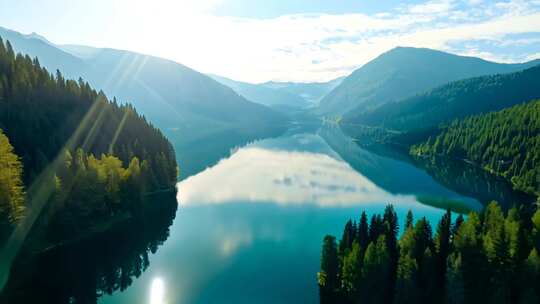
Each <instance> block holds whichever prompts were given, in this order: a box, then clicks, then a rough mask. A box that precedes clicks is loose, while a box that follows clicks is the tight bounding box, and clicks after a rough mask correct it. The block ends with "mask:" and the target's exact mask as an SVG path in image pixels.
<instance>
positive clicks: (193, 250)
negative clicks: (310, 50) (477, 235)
mask: <svg viewBox="0 0 540 304" xmlns="http://www.w3.org/2000/svg"><path fill="white" fill-rule="evenodd" d="M227 141H229V139H228V138H227V136H226V135H223V137H220V140H219V141H218V143H217V146H219V148H216V147H217V146H212V143H214V141H208V143H207V145H206V147H207V148H206V149H205V146H204V145H203V146H198V147H197V148H196V149H193V151H196V152H194V153H193V154H190V153H189V150H190V149H189V147H185V148H184V149H183V150H182V151H179V152H180V153H183V154H182V155H181V157H179V158H180V159H190V158H192V159H197V163H198V164H199V165H198V167H197V168H195V167H188V168H192V169H188V170H184V171H183V176H182V180H181V181H180V182H179V183H178V186H177V187H178V194H177V202H178V205H177V206H176V202H173V203H172V204H173V205H174V208H166V209H163V210H159V211H157V212H158V213H159V214H160V216H158V218H157V219H156V218H155V217H152V216H149V215H145V216H142V218H141V219H140V220H137V221H135V222H134V223H132V224H130V225H129V226H127V227H122V228H121V229H118V231H117V232H115V233H113V234H107V235H104V236H102V237H101V238H98V239H96V240H94V241H92V242H88V243H85V244H79V245H77V246H74V248H70V249H68V250H65V251H61V252H58V253H51V254H49V255H48V256H46V257H43V258H41V259H39V260H38V261H36V262H35V265H36V266H32V267H26V268H27V273H26V277H27V279H26V282H27V283H21V284H20V286H23V287H19V288H18V289H20V290H23V291H22V292H27V293H30V291H28V290H29V289H31V290H32V292H33V293H34V294H35V295H36V298H37V297H39V299H41V300H42V301H45V302H54V303H61V302H70V301H72V300H73V299H77V300H79V301H80V300H81V299H84V301H88V302H98V303H104V304H114V303H150V304H158V303H317V302H318V288H317V281H316V273H317V271H318V270H319V262H320V261H319V259H320V249H321V245H322V239H323V237H324V236H325V235H326V234H333V235H336V236H338V237H340V236H341V233H342V229H343V226H344V224H345V222H346V221H347V220H348V219H355V220H358V219H359V217H360V214H361V212H362V211H364V210H365V211H366V212H367V213H368V216H370V215H371V214H374V213H382V211H383V210H384V208H385V207H386V206H387V205H388V204H393V206H394V207H395V209H396V212H397V213H398V215H399V217H400V221H401V222H400V224H401V225H403V221H404V220H405V213H406V212H407V211H408V210H413V211H414V215H415V218H416V219H418V218H420V217H426V218H427V219H429V220H430V221H431V223H432V225H433V226H435V225H436V223H437V221H438V220H439V218H440V216H441V215H442V214H443V213H444V212H445V210H446V209H447V208H450V209H452V210H453V211H454V212H462V213H464V212H467V211H469V210H479V209H480V208H482V206H483V204H485V203H486V202H488V201H489V200H491V199H498V200H501V201H503V203H506V204H507V205H508V204H511V203H512V201H513V200H516V199H520V198H519V197H518V196H517V195H515V193H513V192H512V191H511V187H509V185H507V184H506V183H504V181H501V180H498V179H496V178H493V177H490V176H488V175H485V174H484V175H483V171H481V170H480V171H477V170H476V169H474V168H465V167H463V166H457V167H456V165H449V164H448V163H435V164H434V163H417V162H416V163H415V162H412V161H410V160H408V159H407V157H406V156H403V155H401V156H399V154H394V153H393V152H392V151H378V152H377V153H374V152H370V151H368V150H366V149H363V148H361V147H360V146H359V145H358V144H357V143H356V142H354V141H353V140H352V139H350V138H348V137H347V136H346V135H344V134H343V133H342V132H341V130H340V129H339V128H338V127H336V126H333V125H323V126H322V127H321V126H307V127H306V126H298V127H296V128H292V129H290V130H288V131H287V132H285V133H284V134H281V135H279V136H274V137H269V138H265V139H259V140H253V141H250V142H247V141H248V140H247V139H245V140H241V141H239V140H238V138H236V137H235V138H230V142H231V143H233V144H231V145H227V144H224V143H225V142H227ZM203 143H204V141H199V144H201V145H202V144H203ZM205 151H207V153H205ZM216 154H219V155H220V156H219V157H216ZM205 162H206V165H205V166H202V164H204V163H205ZM437 168H443V169H444V170H439V171H438V170H437ZM449 168H452V170H450V169H449ZM190 170H191V171H190ZM462 184H467V185H471V184H474V185H475V186H474V187H472V188H473V190H470V189H469V188H470V187H469V188H466V187H461V186H460V185H462ZM462 189H468V190H466V191H465V190H462ZM160 200H169V201H170V200H173V201H174V198H166V199H163V198H160ZM154 221H155V222H156V223H153V222H154ZM21 276H22V277H24V276H23V275H21ZM14 281H16V282H19V281H20V282H24V281H25V280H24V279H15V280H14ZM25 289H28V290H26V291H25Z"/></svg>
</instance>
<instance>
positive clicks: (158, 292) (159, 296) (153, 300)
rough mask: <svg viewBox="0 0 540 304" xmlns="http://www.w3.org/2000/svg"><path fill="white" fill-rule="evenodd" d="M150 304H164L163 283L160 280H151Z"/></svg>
mask: <svg viewBox="0 0 540 304" xmlns="http://www.w3.org/2000/svg"><path fill="white" fill-rule="evenodd" d="M150 304H165V283H164V282H163V279H161V278H154V280H152V285H151V287H150Z"/></svg>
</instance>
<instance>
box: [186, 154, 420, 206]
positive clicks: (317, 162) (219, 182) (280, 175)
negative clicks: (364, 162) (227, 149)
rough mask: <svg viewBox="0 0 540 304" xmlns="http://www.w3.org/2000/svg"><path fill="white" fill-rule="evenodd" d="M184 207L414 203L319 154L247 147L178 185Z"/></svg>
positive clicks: (342, 163)
mask: <svg viewBox="0 0 540 304" xmlns="http://www.w3.org/2000/svg"><path fill="white" fill-rule="evenodd" d="M178 188H179V192H178V193H179V194H178V199H179V201H180V203H181V204H182V205H184V206H189V205H194V204H220V203H229V202H275V203H277V204H282V205H289V204H306V203H311V204H316V205H318V206H320V207H335V206H351V205H355V204H363V203H373V202H379V203H380V202H392V203H400V204H406V203H411V204H413V203H416V200H415V198H414V196H412V195H393V194H391V193H389V192H387V191H385V190H383V189H381V188H379V187H377V186H376V185H375V184H374V183H372V182H371V181H370V180H369V179H367V178H366V177H364V176H363V175H361V174H359V173H358V172H356V171H355V170H354V169H352V168H351V167H350V166H349V164H347V163H346V162H344V161H342V160H340V159H336V158H333V157H331V156H328V155H327V154H323V153H313V152H305V151H285V150H276V149H266V148H261V147H257V146H248V147H245V148H242V149H240V150H238V151H237V152H236V153H235V154H233V155H232V156H231V157H229V158H227V159H223V160H221V161H220V162H219V163H218V164H217V165H215V166H214V167H211V168H208V169H206V170H205V171H203V172H201V173H199V174H197V175H195V176H192V177H189V178H187V179H186V180H184V181H182V182H181V183H179V185H178Z"/></svg>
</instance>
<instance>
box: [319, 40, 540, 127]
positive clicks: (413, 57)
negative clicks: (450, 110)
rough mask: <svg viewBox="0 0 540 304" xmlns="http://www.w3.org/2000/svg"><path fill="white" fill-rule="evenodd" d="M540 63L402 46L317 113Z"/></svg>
mask: <svg viewBox="0 0 540 304" xmlns="http://www.w3.org/2000/svg"><path fill="white" fill-rule="evenodd" d="M539 63H540V61H539V60H535V61H531V62H527V63H522V64H501V63H495V62H489V61H486V60H483V59H479V58H474V57H464V56H458V55H453V54H449V53H445V52H441V51H436V50H431V49H423V48H410V47H398V48H394V49H392V50H390V51H388V52H386V53H384V54H382V55H380V56H379V57H377V58H375V59H374V60H372V61H370V62H369V63H367V64H365V65H364V66H362V67H361V68H359V69H357V70H355V71H354V72H353V73H352V74H351V75H350V76H348V77H347V78H345V79H344V80H343V82H342V83H341V84H340V85H339V86H338V87H336V88H335V89H334V90H332V91H331V92H330V93H329V94H328V95H326V96H325V97H324V98H323V99H322V100H321V102H320V106H319V108H318V109H317V111H316V112H317V113H318V114H320V115H331V116H332V115H333V116H341V115H343V114H345V113H347V112H349V111H351V110H355V112H362V111H365V110H369V109H372V108H375V107H377V106H380V105H382V104H385V103H387V102H391V101H398V100H400V99H404V98H407V97H411V96H413V95H415V94H418V93H421V92H424V91H426V90H429V89H433V88H435V87H437V86H440V85H443V84H445V83H448V82H451V81H455V80H459V79H464V78H469V77H476V76H482V75H490V74H498V73H511V72H516V71H519V70H523V69H526V68H528V67H531V66H534V65H536V64H539Z"/></svg>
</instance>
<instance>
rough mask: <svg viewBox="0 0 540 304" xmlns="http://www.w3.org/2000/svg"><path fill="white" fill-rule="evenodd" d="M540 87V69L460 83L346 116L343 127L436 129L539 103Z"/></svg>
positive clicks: (470, 79)
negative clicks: (525, 103) (516, 106)
mask: <svg viewBox="0 0 540 304" xmlns="http://www.w3.org/2000/svg"><path fill="white" fill-rule="evenodd" d="M539 84H540V65H537V66H535V67H532V68H529V69H526V70H523V71H520V72H516V73H510V74H497V75H490V76H482V77H475V78H469V79H465V80H459V81H455V82H451V83H449V84H446V85H443V86H440V87H438V88H436V89H434V90H431V91H428V92H426V93H423V94H419V95H417V96H414V97H411V98H408V99H405V100H403V101H399V102H393V103H387V104H385V105H383V106H381V107H379V108H377V109H375V110H373V111H368V112H362V113H360V114H358V115H354V114H352V115H350V116H345V118H344V120H343V124H349V125H352V126H351V127H354V126H355V125H364V126H365V125H367V126H372V127H383V128H385V129H390V130H395V131H398V132H407V131H413V130H422V129H424V130H426V129H429V128H437V127H438V126H439V125H440V124H441V123H448V122H450V121H452V120H454V119H459V118H464V117H467V116H470V115H475V114H480V113H487V112H491V111H498V110H502V109H504V108H507V107H511V106H514V105H516V104H520V103H524V102H528V101H531V100H533V99H538V98H540V86H539Z"/></svg>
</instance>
